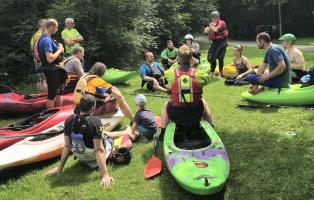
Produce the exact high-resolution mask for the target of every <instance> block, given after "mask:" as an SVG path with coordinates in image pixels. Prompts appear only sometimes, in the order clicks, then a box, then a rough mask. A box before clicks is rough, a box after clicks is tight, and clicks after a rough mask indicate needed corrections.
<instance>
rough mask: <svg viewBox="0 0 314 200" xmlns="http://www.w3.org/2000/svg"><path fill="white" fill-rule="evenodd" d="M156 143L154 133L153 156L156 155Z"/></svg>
mask: <svg viewBox="0 0 314 200" xmlns="http://www.w3.org/2000/svg"><path fill="white" fill-rule="evenodd" d="M157 144H158V136H157V134H156V133H155V136H154V147H153V156H156V150H157Z"/></svg>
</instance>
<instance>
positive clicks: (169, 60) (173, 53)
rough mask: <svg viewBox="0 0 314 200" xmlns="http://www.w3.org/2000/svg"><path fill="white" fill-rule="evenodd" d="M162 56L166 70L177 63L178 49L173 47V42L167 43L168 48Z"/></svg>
mask: <svg viewBox="0 0 314 200" xmlns="http://www.w3.org/2000/svg"><path fill="white" fill-rule="evenodd" d="M160 56H161V59H162V64H163V66H164V68H165V69H169V68H170V67H171V65H172V64H173V63H175V62H176V61H177V57H178V49H177V48H175V47H173V42H172V40H168V41H167V48H166V49H165V50H163V51H162V52H161V55H160Z"/></svg>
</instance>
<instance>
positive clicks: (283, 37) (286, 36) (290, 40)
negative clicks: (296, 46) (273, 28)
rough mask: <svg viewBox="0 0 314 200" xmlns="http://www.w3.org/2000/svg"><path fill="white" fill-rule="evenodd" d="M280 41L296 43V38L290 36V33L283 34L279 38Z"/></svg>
mask: <svg viewBox="0 0 314 200" xmlns="http://www.w3.org/2000/svg"><path fill="white" fill-rule="evenodd" d="M279 40H280V41H289V42H292V41H296V40H297V38H296V37H295V36H294V35H293V34H291V33H287V34H284V35H283V36H281V37H280V38H279Z"/></svg>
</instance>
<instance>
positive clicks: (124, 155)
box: [111, 147, 132, 165]
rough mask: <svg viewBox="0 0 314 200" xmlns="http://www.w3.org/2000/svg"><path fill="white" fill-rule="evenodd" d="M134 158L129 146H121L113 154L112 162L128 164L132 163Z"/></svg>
mask: <svg viewBox="0 0 314 200" xmlns="http://www.w3.org/2000/svg"><path fill="white" fill-rule="evenodd" d="M131 159H132V153H131V150H130V149H129V148H127V147H121V148H119V149H117V150H115V152H114V153H113V155H112V158H111V160H112V162H113V163H114V164H117V165H127V164H129V163H130V161H131Z"/></svg>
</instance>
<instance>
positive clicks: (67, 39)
mask: <svg viewBox="0 0 314 200" xmlns="http://www.w3.org/2000/svg"><path fill="white" fill-rule="evenodd" d="M63 41H64V43H65V44H66V45H69V46H72V45H73V44H75V41H74V40H71V39H69V38H64V39H63Z"/></svg>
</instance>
